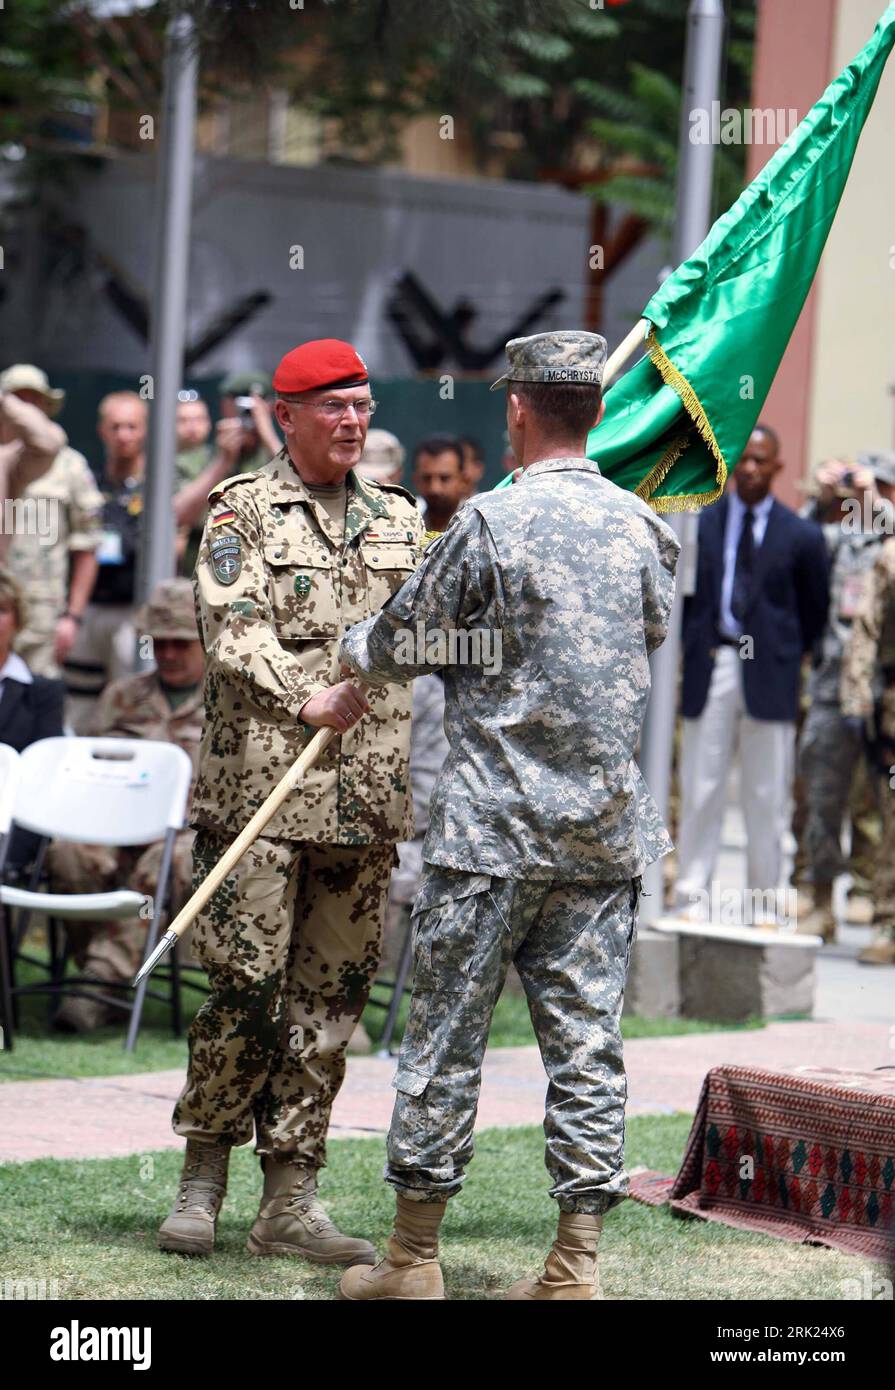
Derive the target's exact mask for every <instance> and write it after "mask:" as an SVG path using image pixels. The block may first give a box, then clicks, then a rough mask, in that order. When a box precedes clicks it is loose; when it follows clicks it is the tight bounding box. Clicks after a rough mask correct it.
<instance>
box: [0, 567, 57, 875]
mask: <svg viewBox="0 0 895 1390" xmlns="http://www.w3.org/2000/svg"><path fill="white" fill-rule="evenodd" d="M27 622H28V614H27V606H26V603H25V595H24V592H23V590H22V586H21V584H20V583H19V581H18V580H17V579H16V578H15V576H14V575H13V574H12V573H11V572H10V571H9V570H8V569H4V568H0V743H7V744H9V746H10V748H14V749H15V750H16V752H17V753H21V752H22V751H23V749H25V748H27V747H28V745H29V744H31V743H37V741H38V740H39V739H42V738H58V737H59V736H60V735H61V734H62V733H63V728H62V706H63V701H64V699H65V687H64V686H63V684H62V682H61V681H54V680H50V679H49V678H48V677H46V676H35V675H34V674H33V673H32V672H31V671H30V670H29V669H28V667H27V665H26V664H25V662H24V661H23V660H22V658H21V657H20V656H17V655H16V653H15V652H14V651H13V645H14V642H15V638H16V636H17V634H18V633H20V632H21V631H22V630H23V628H25V627H26V626H27ZM39 843H40V841H39V838H38V836H37V835H33V834H32V833H31V832H30V831H28V830H21V829H18V828H17V829H15V830H14V831H13V836H12V842H11V844H10V848H9V856H8V858H7V861H6V879H7V881H12V880H21V879H22V878H23V877H24V876H25V870H26V868H27V866H28V865H29V864H30V862H31V860H32V859H33V858H34V852H35V850H36V849H37V846H38V844H39Z"/></svg>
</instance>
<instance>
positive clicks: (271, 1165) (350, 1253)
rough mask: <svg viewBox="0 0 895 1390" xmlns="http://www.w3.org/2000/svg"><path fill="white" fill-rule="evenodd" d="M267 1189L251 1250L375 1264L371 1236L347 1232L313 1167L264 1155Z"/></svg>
mask: <svg viewBox="0 0 895 1390" xmlns="http://www.w3.org/2000/svg"><path fill="white" fill-rule="evenodd" d="M262 1166H263V1168H264V1195H263V1197H262V1198H261V1206H260V1208H259V1210H258V1215H257V1216H256V1218H255V1224H254V1226H253V1227H252V1229H251V1231H250V1232H249V1238H248V1241H247V1243H246V1249H247V1250H248V1251H249V1254H251V1255H302V1256H303V1257H304V1258H305V1259H306V1260H313V1261H314V1263H315V1264H320V1265H356V1264H363V1265H366V1264H370V1265H371V1264H372V1263H373V1261H374V1260H375V1259H376V1251H375V1250H374V1249H373V1246H372V1245H371V1244H370V1242H369V1241H368V1240H358V1239H357V1238H356V1237H355V1236H343V1235H342V1232H341V1231H340V1230H338V1228H337V1227H336V1226H335V1225H334V1224H333V1222H332V1221H331V1220H330V1219H329V1217H328V1216H327V1214H326V1212H325V1211H324V1209H323V1207H322V1206H321V1204H320V1199H319V1197H318V1196H317V1174H316V1172H315V1171H314V1169H313V1168H301V1167H299V1166H298V1165H297V1164H295V1163H275V1162H274V1160H273V1159H272V1158H264V1159H263V1160H262Z"/></svg>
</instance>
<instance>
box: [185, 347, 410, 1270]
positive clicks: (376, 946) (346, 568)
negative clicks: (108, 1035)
mask: <svg viewBox="0 0 895 1390" xmlns="http://www.w3.org/2000/svg"><path fill="white" fill-rule="evenodd" d="M273 384H274V388H275V390H276V392H277V405H276V411H277V420H278V422H279V424H280V427H281V429H282V430H283V432H284V434H285V436H286V447H285V448H284V449H283V450H282V451H281V452H280V453H279V454H278V455H277V456H276V457H275V458H274V459H272V460H271V461H270V462H269V463H267V464H266V465H265V466H264V467H262V468H260V469H259V470H258V471H257V472H255V473H253V474H240V475H238V476H237V477H234V478H231V479H229V480H227V481H226V482H224V483H222V484H221V485H220V486H219V487H218V488H216V489H214V490H213V491H212V493H211V495H210V508H209V516H208V520H207V522H206V526H205V532H204V536H203V540H202V545H201V548H200V552H199V559H198V564H197V569H196V581H195V582H196V598H197V605H198V612H199V615H200V626H201V632H202V641H203V644H204V647H205V653H206V670H205V709H206V726H205V732H204V735H203V739H202V747H201V751H200V767H199V783H198V787H197V789H196V795H195V799H194V802H193V817H192V820H193V824H194V826H195V827H196V828H197V831H198V833H197V839H196V845H195V850H194V857H195V860H196V870H197V873H196V883H197V885H198V883H199V882H200V881H201V880H202V879H203V878H204V877H205V876H206V875H207V874H208V872H209V871H210V869H211V868H212V867H213V866H214V864H215V863H217V861H218V860H219V859H220V857H221V855H222V854H223V852H224V850H225V849H226V848H227V846H228V845H229V844H230V843H231V842H232V840H233V838H234V836H235V835H236V833H237V832H238V831H239V830H240V829H241V828H242V827H243V826H244V825H245V824H246V822H247V821H248V820H249V819H250V817H251V816H252V815H253V813H254V812H255V811H256V810H257V809H258V807H259V806H260V805H261V804H262V802H263V801H264V800H265V799H266V797H267V796H268V795H269V793H270V792H271V791H272V790H273V789H274V788H275V787H276V786H277V784H278V783H279V782H280V781H281V779H282V778H283V776H284V775H285V773H286V772H287V771H288V769H289V768H290V767H291V766H292V764H293V763H294V761H295V760H296V758H297V757H298V756H299V754H300V753H301V751H302V749H303V748H304V747H305V746H306V744H307V743H308V741H309V739H310V738H311V736H312V735H313V734H314V732H315V729H316V728H317V727H323V726H324V725H327V724H329V725H330V726H331V727H333V728H336V729H337V731H338V734H339V736H338V737H337V738H336V739H334V741H333V742H332V743H331V744H330V746H329V748H328V749H327V750H326V752H325V753H324V754H323V756H322V757H321V758H320V760H319V762H318V763H317V765H316V766H315V767H314V768H313V769H312V771H311V772H310V773H309V774H308V776H307V777H306V778H305V781H304V782H303V784H302V785H301V786H300V787H299V788H298V789H297V790H296V791H295V792H294V793H293V794H292V795H291V796H290V797H289V798H288V799H287V800H286V802H285V803H284V805H283V806H282V808H281V809H280V810H279V811H278V812H277V814H276V815H275V816H274V818H273V819H272V820H271V821H270V822H269V824H268V825H267V827H266V828H265V830H264V833H263V836H262V838H261V839H259V840H257V841H256V842H255V844H254V845H253V846H252V848H251V849H250V850H249V851H248V853H247V854H245V855H244V856H243V858H242V859H241V860H240V862H239V864H238V865H237V866H236V867H235V869H234V871H233V873H232V874H231V875H230V876H229V877H228V878H227V880H226V881H225V883H224V885H223V886H222V888H221V889H220V890H219V891H218V892H217V893H216V894H215V896H214V897H213V898H212V900H211V902H210V903H209V905H208V906H207V908H206V909H205V910H204V911H203V912H201V913H200V914H199V916H198V918H197V921H196V923H195V926H194V928H193V945H194V950H195V951H196V953H197V955H198V956H199V958H200V960H201V961H202V963H203V964H204V966H205V968H206V970H207V971H208V975H209V980H210V983H211V995H210V997H209V999H208V1000H207V1001H206V1003H205V1004H204V1005H203V1006H202V1008H201V1009H200V1010H199V1013H198V1014H197V1016H196V1019H195V1021H194V1023H193V1026H192V1029H191V1034H190V1064H189V1073H188V1076H187V1081H186V1085H185V1087H184V1090H183V1092H182V1094H181V1096H180V1098H179V1100H178V1102H177V1105H176V1108H175V1113H174V1128H175V1131H176V1132H177V1133H178V1134H180V1135H183V1136H184V1137H185V1138H186V1139H187V1141H188V1145H187V1160H186V1164H185V1168H184V1175H183V1180H182V1185H181V1191H180V1194H179V1196H178V1202H177V1204H176V1206H175V1210H174V1211H173V1212H172V1214H171V1216H170V1217H169V1218H168V1220H167V1221H166V1222H165V1224H164V1225H163V1227H162V1230H161V1233H160V1243H161V1245H162V1247H163V1248H164V1249H168V1250H181V1251H191V1252H193V1253H203V1254H205V1253H209V1252H210V1250H211V1249H212V1247H213V1241H214V1229H215V1221H216V1217H217V1211H218V1209H219V1206H220V1202H221V1200H222V1199H223V1190H224V1188H223V1183H224V1180H225V1179H224V1176H222V1175H225V1172H226V1156H227V1154H228V1153H229V1149H230V1148H231V1147H232V1146H233V1145H238V1144H245V1143H246V1142H248V1141H249V1140H250V1139H251V1138H252V1134H253V1132H254V1134H255V1138H256V1151H257V1152H258V1154H259V1155H260V1156H261V1159H262V1167H263V1169H264V1197H263V1199H262V1204H261V1209H260V1211H259V1215H258V1219H257V1221H256V1222H255V1225H254V1227H253V1228H252V1232H251V1233H250V1238H249V1249H250V1250H251V1251H252V1253H253V1254H257V1255H271V1254H302V1255H306V1256H307V1257H309V1258H311V1259H316V1260H318V1261H321V1262H323V1263H341V1264H347V1263H350V1262H351V1261H352V1260H356V1259H363V1258H367V1257H370V1256H372V1247H371V1246H370V1245H369V1244H368V1242H366V1241H364V1240H356V1239H353V1238H350V1237H346V1236H343V1235H341V1233H339V1232H338V1231H336V1229H335V1227H334V1226H333V1225H332V1223H331V1222H330V1221H329V1218H328V1217H327V1216H326V1213H325V1212H324V1210H323V1208H322V1207H321V1206H320V1204H319V1202H318V1201H317V1197H316V1174H317V1170H318V1169H320V1168H321V1167H322V1166H323V1165H324V1163H325V1158H326V1133H327V1129H328V1127H329V1117H330V1110H331V1107H332V1103H333V1100H334V1098H335V1096H336V1093H337V1092H338V1089H339V1087H340V1085H341V1083H342V1078H343V1076H344V1071H345V1050H346V1047H347V1045H348V1041H349V1038H350V1037H351V1034H352V1031H353V1030H354V1028H355V1025H356V1023H357V1021H358V1019H359V1017H360V1014H361V1012H362V1010H363V1008H364V1005H365V1003H366V999H367V995H368V992H369V987H370V984H371V982H372V979H373V977H374V975H375V972H376V968H377V964H378V960H379V952H380V945H381V935H382V924H383V916H384V909H385V896H386V892H387V888H388V881H389V875H390V872H391V868H392V865H393V863H394V861H395V843H396V841H398V840H402V839H407V838H409V837H410V835H411V834H412V814H411V809H410V802H409V796H408V785H409V777H408V764H409V741H410V718H411V696H410V690H409V689H403V688H396V689H393V690H379V691H377V692H375V694H374V695H373V696H372V697H371V698H370V700H369V712H368V713H367V715H366V718H364V719H363V720H362V721H361V722H358V720H359V716H360V714H361V713H362V712H363V711H364V709H365V708H366V702H365V700H364V697H363V695H362V694H361V693H360V692H359V690H358V688H357V687H356V685H352V684H351V683H350V682H344V681H341V680H340V671H339V660H338V639H339V636H340V634H341V633H342V632H343V631H344V629H345V627H346V626H349V625H350V624H352V623H356V622H358V621H361V620H363V619H365V618H368V617H370V616H371V615H372V614H374V613H376V612H377V611H378V610H379V609H380V608H381V607H382V605H383V603H385V601H386V600H387V599H388V598H389V597H390V596H391V595H392V594H393V593H394V592H395V590H396V589H398V588H399V587H400V586H401V584H402V583H403V582H404V580H405V579H406V578H407V576H408V575H409V574H411V573H412V571H413V569H414V568H415V566H416V565H417V563H418V562H419V559H420V556H421V554H422V537H423V526H422V520H421V518H420V515H419V512H418V511H417V508H416V505H415V502H414V499H413V498H412V497H411V495H410V494H409V493H407V492H405V491H404V489H403V488H401V487H398V486H393V485H388V484H379V483H376V482H373V481H370V480H363V479H361V478H360V477H358V476H357V475H356V474H355V473H354V471H353V466H354V464H355V463H357V461H358V459H359V458H360V455H361V451H362V448H363V442H364V437H365V435H366V426H367V423H368V421H369V418H370V415H371V414H372V410H373V406H372V405H371V396H370V388H369V381H368V377H367V372H366V368H365V367H364V364H363V362H362V360H361V359H360V358H359V356H358V355H357V353H356V352H355V351H354V349H353V348H351V347H350V345H349V344H345V343H341V342H338V341H337V340H323V341H321V342H319V343H311V344H304V345H302V347H300V348H296V349H294V350H293V352H291V353H289V354H287V356H286V357H285V358H284V359H283V361H282V362H281V363H280V365H279V367H278V368H277V372H276V374H275V376H274V383H273Z"/></svg>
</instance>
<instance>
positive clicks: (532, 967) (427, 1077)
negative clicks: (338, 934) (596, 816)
mask: <svg viewBox="0 0 895 1390" xmlns="http://www.w3.org/2000/svg"><path fill="white" fill-rule="evenodd" d="M639 887H640V884H639V880H638V879H634V880H631V879H626V880H624V881H621V882H612V883H590V884H584V883H568V882H534V881H530V882H521V881H517V880H513V879H501V878H493V877H489V875H487V874H468V873H460V872H457V871H454V870H450V869H441V868H437V867H436V866H435V865H432V864H426V865H425V866H424V875H423V881H422V885H421V888H420V892H419V896H418V897H417V900H416V903H415V905H414V913H413V920H414V968H415V973H414V981H413V997H412V1000H411V1005H410V1016H409V1019H408V1023H407V1028H406V1031H405V1033H404V1041H403V1043H402V1046H401V1053H400V1057H399V1060H398V1071H397V1076H396V1077H395V1081H394V1085H395V1088H396V1090H397V1097H396V1100H395V1108H394V1113H393V1115H392V1122H391V1129H390V1131H389V1138H388V1162H387V1165H386V1171H385V1178H386V1181H387V1182H389V1183H391V1184H392V1186H394V1187H396V1188H398V1189H399V1190H400V1191H401V1192H402V1193H403V1194H404V1195H405V1196H408V1197H410V1198H413V1199H415V1200H419V1201H430V1202H441V1201H444V1200H445V1199H446V1198H447V1197H450V1196H452V1195H453V1194H454V1193H455V1192H457V1191H458V1190H459V1188H460V1185H461V1183H462V1182H463V1174H464V1169H465V1168H466V1165H467V1164H468V1163H469V1161H470V1159H471V1158H472V1155H473V1124H474V1121H475V1115H476V1108H477V1105H478V1099H479V1089H480V1085H481V1070H482V1059H483V1057H484V1053H485V1045H486V1043H487V1041H488V1032H489V1029H490V1026H491V1015H492V1013H493V1010H494V1006H495V1004H496V1003H497V1000H498V998H499V996H500V992H501V989H502V987H503V983H504V979H505V978H506V973H507V968H508V966H509V964H510V961H513V962H514V963H515V966H516V969H517V971H518V973H519V976H520V978H521V980H522V984H523V987H524V989H525V993H526V996H527V998H528V1006H529V1010H530V1013H531V1020H532V1023H533V1025H534V1030H535V1034H536V1036H537V1040H538V1046H539V1047H540V1050H541V1057H542V1058H543V1061H544V1066H545V1068H546V1070H547V1075H548V1079H549V1085H548V1089H547V1104H546V1114H545V1119H544V1133H545V1135H546V1138H547V1152H546V1164H547V1171H548V1172H549V1174H550V1177H551V1178H552V1180H553V1185H552V1187H551V1189H550V1195H551V1196H552V1197H555V1198H556V1200H557V1201H558V1203H559V1205H560V1207H561V1208H562V1209H563V1211H579V1212H587V1213H591V1214H598V1213H600V1212H604V1211H607V1210H608V1209H609V1208H610V1207H612V1206H615V1205H616V1203H618V1202H620V1201H621V1200H622V1199H623V1197H625V1196H626V1195H627V1183H628V1180H627V1174H626V1173H625V1171H624V1147H625V1101H626V1099H627V1080H626V1077H625V1069H624V1062H623V1058H622V1040H621V1032H620V1026H619V1025H620V1018H621V1010H622V1000H623V995H624V987H625V976H626V972H627V968H628V960H629V957H630V951H631V946H632V944H633V941H634V936H635V932H636V925H637V902H638V897H639Z"/></svg>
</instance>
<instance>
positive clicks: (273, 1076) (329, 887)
mask: <svg viewBox="0 0 895 1390" xmlns="http://www.w3.org/2000/svg"><path fill="white" fill-rule="evenodd" d="M227 845H228V841H227V840H226V839H223V838H220V837H216V836H214V835H211V834H209V833H206V832H205V831H202V830H200V831H198V832H197V835H196V843H195V846H194V849H193V859H194V863H195V874H196V883H197V884H198V882H199V881H201V879H202V878H204V877H205V875H206V874H207V873H208V872H209V870H210V869H211V868H213V866H214V865H215V864H216V863H217V861H218V860H219V859H220V857H221V855H222V854H223V852H224V850H225V849H226V848H227ZM394 859H395V847H394V845H392V844H378V845H364V846H359V847H348V846H343V845H311V844H301V843H295V842H293V841H289V840H267V839H258V840H256V841H255V843H254V845H253V846H252V847H251V849H249V850H248V851H247V853H246V854H245V855H244V856H243V858H242V859H241V860H240V862H239V864H237V866H236V868H235V869H234V870H233V873H232V874H231V875H229V876H228V877H227V878H226V879H225V880H224V883H223V884H222V886H221V888H219V889H218V891H217V893H216V894H215V895H214V897H213V898H212V899H211V902H210V903H209V904H208V906H207V907H206V908H205V910H204V911H203V912H201V913H200V914H199V916H198V918H197V919H196V921H195V923H194V924H193V951H194V952H195V954H196V956H197V957H198V959H199V961H200V962H201V964H202V965H203V966H204V967H205V969H206V971H207V973H208V978H209V983H210V985H211V994H210V996H209V998H208V999H207V1000H206V1001H205V1003H204V1004H203V1005H202V1007H201V1009H200V1010H199V1012H198V1013H197V1014H196V1017H195V1019H194V1020H193V1024H192V1026H191V1028H190V1036H189V1043H190V1058H189V1069H188V1072H187V1079H186V1085H185V1086H184V1089H183V1091H182V1092H181V1095H180V1097H179V1099H178V1101H177V1104H176V1106H175V1108H174V1131H175V1133H176V1134H180V1135H182V1136H183V1137H184V1138H186V1139H197V1140H199V1141H200V1142H206V1143H222V1144H231V1145H234V1146H235V1145H239V1144H246V1143H248V1142H249V1141H250V1140H251V1138H252V1133H253V1130H254V1132H255V1136H256V1151H257V1152H258V1153H259V1154H267V1155H272V1156H274V1157H276V1158H278V1159H287V1158H288V1159H291V1160H292V1161H294V1162H296V1163H300V1164H302V1165H304V1166H307V1167H313V1168H321V1167H322V1166H323V1165H324V1163H325V1162H326V1132H327V1129H328V1128H329V1117H330V1111H331V1109H332V1104H333V1101H334V1100H335V1097H336V1095H337V1093H338V1090H339V1087H340V1086H341V1084H342V1080H343V1078H344V1075H345V1049H346V1048H347V1046H348V1040H349V1038H350V1037H351V1034H352V1032H353V1030H354V1027H355V1024H356V1023H357V1020H358V1019H359V1018H360V1016H361V1013H362V1012H363V1008H364V1005H365V1004H366V1002H367V996H368V994H369V991H370V984H371V982H372V980H373V977H374V975H375V973H376V967H377V965H378V963H379V952H380V946H381V939H382V919H383V913H384V909H385V895H386V891H387V889H388V882H389V875H390V873H391V869H392V864H393V863H394Z"/></svg>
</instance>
